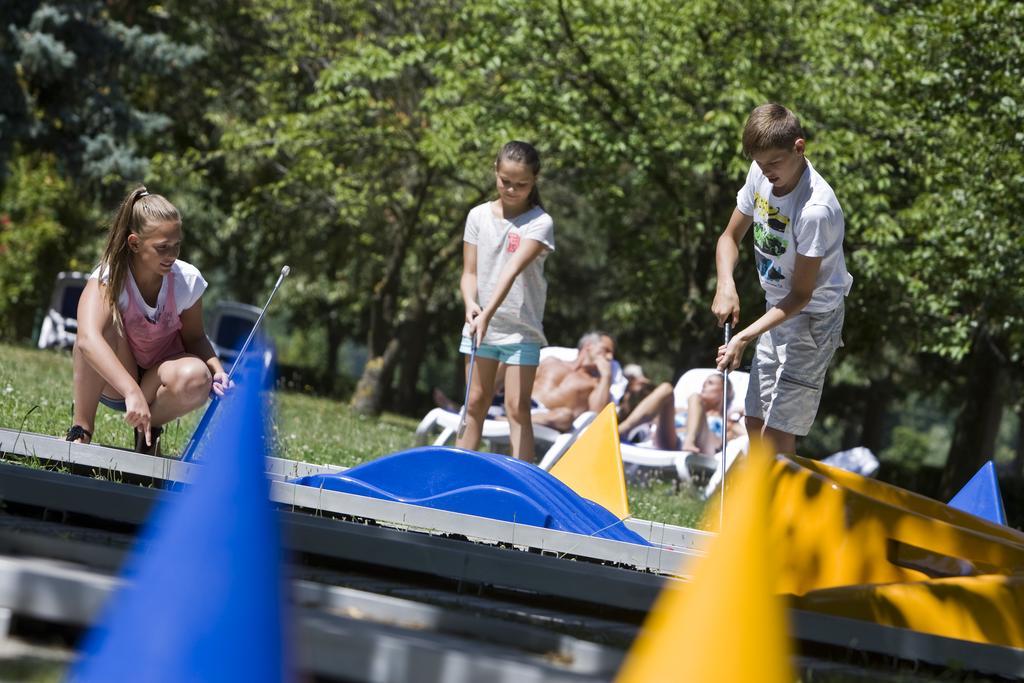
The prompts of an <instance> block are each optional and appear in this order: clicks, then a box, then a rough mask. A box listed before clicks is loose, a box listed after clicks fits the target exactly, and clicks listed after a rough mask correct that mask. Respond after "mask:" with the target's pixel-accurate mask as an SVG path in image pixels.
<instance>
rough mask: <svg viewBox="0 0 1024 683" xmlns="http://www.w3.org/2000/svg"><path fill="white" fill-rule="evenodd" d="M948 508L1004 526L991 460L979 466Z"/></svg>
mask: <svg viewBox="0 0 1024 683" xmlns="http://www.w3.org/2000/svg"><path fill="white" fill-rule="evenodd" d="M949 506H950V507H954V508H956V509H957V510H963V511H964V512H969V513H971V514H972V515H977V516H978V517H981V518H982V519H987V520H988V521H990V522H995V523H996V524H1003V525H1005V524H1006V510H1004V509H1003V497H1002V496H1001V495H1000V494H999V478H998V477H997V476H996V466H995V463H993V462H992V461H991V460H989V461H988V462H987V463H985V464H984V465H982V466H981V469H979V470H978V471H977V472H975V473H974V476H973V477H971V480H970V481H969V482H967V483H966V484H964V487H963V488H962V489H960V491H959V492H958V493H957V494H956V495H955V496H953V499H952V500H951V501H949Z"/></svg>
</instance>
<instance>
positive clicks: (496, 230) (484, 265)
mask: <svg viewBox="0 0 1024 683" xmlns="http://www.w3.org/2000/svg"><path fill="white" fill-rule="evenodd" d="M463 239H464V240H465V241H466V242H468V243H470V244H475V245H476V282H477V285H476V287H477V296H478V297H479V298H478V299H477V303H479V304H480V306H481V307H482V308H486V307H487V304H488V302H489V301H490V300H491V296H492V294H493V292H494V290H495V289H496V288H497V284H498V278H499V276H500V275H501V270H502V268H504V267H505V264H506V263H507V262H508V261H509V260H510V259H511V258H512V256H513V255H514V254H515V252H516V251H517V250H518V249H519V245H520V244H521V243H522V240H524V239H527V240H536V241H538V242H540V243H541V244H543V245H544V246H545V247H546V248H545V249H543V250H542V251H541V253H540V254H539V255H538V256H537V258H535V259H533V260H532V261H530V263H529V264H528V265H527V266H526V268H525V269H524V270H523V272H521V273H520V274H519V276H518V277H516V279H515V280H514V281H513V282H512V288H511V289H509V291H508V294H507V295H506V296H505V300H504V301H502V302H501V305H500V306H498V310H497V311H495V313H494V317H493V318H491V321H490V323H489V324H488V325H487V334H486V335H485V336H484V339H483V343H484V344H519V343H524V342H526V343H535V344H541V345H542V346H543V345H546V344H547V339H546V338H545V337H544V325H543V320H544V304H545V302H546V301H547V293H548V283H547V280H545V279H544V261H545V260H546V259H547V257H548V254H550V253H551V252H552V251H554V250H555V224H554V221H552V220H551V216H549V215H548V214H547V212H545V211H544V209H542V208H541V207H539V206H535V207H533V208H532V209H530V210H529V211H525V212H523V213H521V214H520V215H518V216H516V217H515V218H513V219H512V220H507V219H505V218H499V217H498V216H496V215H494V211H493V210H492V209H491V204H490V202H488V203H485V204H481V205H479V206H476V207H474V208H473V210H471V211H470V212H469V216H468V217H467V218H466V231H465V234H464V236H463ZM462 334H463V335H464V336H466V335H468V334H469V326H468V325H467V326H465V327H464V328H463V330H462Z"/></svg>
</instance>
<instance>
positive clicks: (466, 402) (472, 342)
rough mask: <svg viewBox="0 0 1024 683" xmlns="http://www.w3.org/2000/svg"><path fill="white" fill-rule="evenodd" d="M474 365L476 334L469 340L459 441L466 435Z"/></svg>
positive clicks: (457, 435) (456, 436)
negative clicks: (464, 398) (464, 397)
mask: <svg viewBox="0 0 1024 683" xmlns="http://www.w3.org/2000/svg"><path fill="white" fill-rule="evenodd" d="M474 365H476V333H475V332H474V333H472V334H471V335H470V338H469V372H468V373H467V375H466V400H464V401H463V402H462V413H461V415H460V416H459V431H458V432H457V433H456V435H455V438H456V439H461V438H462V435H463V434H465V433H466V417H467V415H468V413H469V388H470V387H471V386H472V385H473V366H474Z"/></svg>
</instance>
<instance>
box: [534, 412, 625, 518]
mask: <svg viewBox="0 0 1024 683" xmlns="http://www.w3.org/2000/svg"><path fill="white" fill-rule="evenodd" d="M551 474H552V475H554V476H555V477H557V478H558V480H559V481H561V482H562V483H563V484H565V485H566V486H568V487H569V488H571V489H572V490H573V491H575V492H576V493H578V494H579V495H581V496H583V497H584V498H586V499H588V500H592V501H594V502H595V503H597V504H598V505H603V506H604V507H606V508H607V509H608V510H611V512H612V514H614V515H615V516H616V517H618V518H619V519H625V518H626V517H629V498H628V497H627V495H626V475H625V474H624V473H623V471H622V451H621V450H620V449H619V421H618V418H616V416H615V405H614V404H612V403H609V404H608V405H606V406H605V407H604V410H602V411H601V412H600V413H599V414H598V416H597V417H595V418H594V421H593V422H591V423H590V425H589V426H588V427H587V428H586V429H585V430H584V431H583V433H582V434H580V437H579V438H578V439H577V440H576V443H574V444H573V445H572V446H570V447H569V450H568V451H566V452H565V455H563V456H562V457H561V459H559V461H558V462H556V463H555V466H554V467H552V468H551Z"/></svg>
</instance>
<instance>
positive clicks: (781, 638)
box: [616, 446, 796, 683]
mask: <svg viewBox="0 0 1024 683" xmlns="http://www.w3.org/2000/svg"><path fill="white" fill-rule="evenodd" d="M737 464H738V465H739V464H742V467H739V468H738V470H739V471H737V472H736V473H735V474H730V477H729V478H730V486H729V504H728V506H727V508H726V513H727V514H726V518H725V530H724V532H723V533H721V534H719V535H718V536H717V537H716V538H715V539H714V540H713V541H712V542H711V545H710V547H709V549H708V555H707V557H705V558H703V559H701V560H700V561H698V562H697V564H696V566H695V570H694V576H693V580H692V581H691V582H689V583H683V582H681V581H674V582H672V583H671V584H670V585H669V586H668V588H666V589H665V590H664V591H663V592H662V594H661V595H660V596H659V597H658V600H657V602H656V603H655V604H654V608H653V609H652V610H651V613H650V615H649V616H648V618H647V621H646V622H644V626H643V629H642V630H641V631H640V635H639V636H638V637H637V640H636V642H635V643H634V645H633V648H632V649H631V650H630V651H629V654H628V655H627V656H626V661H625V663H624V664H623V666H622V670H621V671H620V672H619V676H618V677H617V678H616V680H617V681H618V682H619V683H649V682H651V681H658V682H659V683H668V682H670V681H701V682H702V683H717V682H722V683H726V682H727V683H747V682H752V681H757V682H758V683H792V682H793V681H794V680H796V678H795V676H794V674H793V670H792V665H791V662H790V649H791V644H790V642H789V635H788V633H789V629H788V627H787V625H786V623H785V611H784V604H783V602H782V599H781V598H779V597H777V596H776V595H775V594H774V590H775V584H776V577H775V573H776V569H777V564H776V560H775V556H774V554H773V552H774V549H773V548H772V547H771V544H770V543H769V541H768V534H767V529H766V521H765V520H766V518H767V515H768V488H767V484H768V482H767V479H768V455H767V452H766V451H765V450H763V449H762V448H760V447H756V446H755V447H752V449H751V454H750V457H749V458H747V462H745V463H737ZM714 520H715V524H717V521H718V517H717V513H715V516H714Z"/></svg>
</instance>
